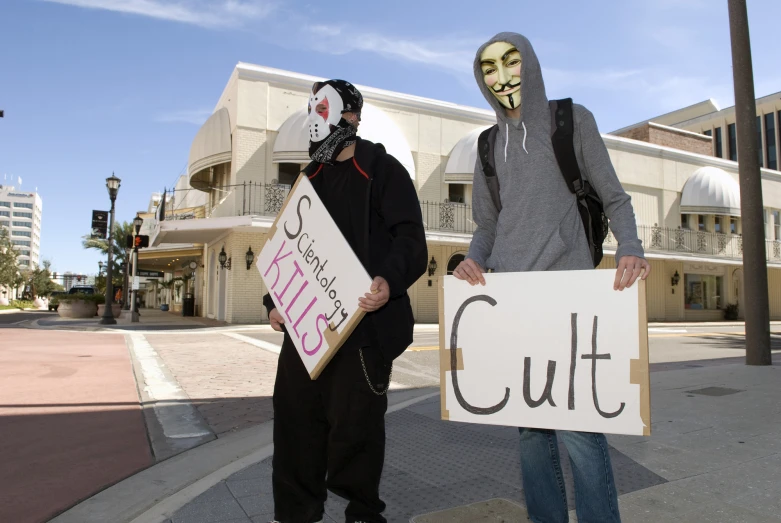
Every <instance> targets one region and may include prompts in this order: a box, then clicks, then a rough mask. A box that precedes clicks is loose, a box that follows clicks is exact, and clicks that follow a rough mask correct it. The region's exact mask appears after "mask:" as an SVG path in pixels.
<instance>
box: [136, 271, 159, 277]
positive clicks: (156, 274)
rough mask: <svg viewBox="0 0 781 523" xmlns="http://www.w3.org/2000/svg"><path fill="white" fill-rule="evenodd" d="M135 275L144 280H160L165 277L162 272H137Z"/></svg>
mask: <svg viewBox="0 0 781 523" xmlns="http://www.w3.org/2000/svg"><path fill="white" fill-rule="evenodd" d="M137 274H138V275H139V276H141V277H144V278H162V277H163V276H165V274H164V273H163V272H158V271H138V273H137Z"/></svg>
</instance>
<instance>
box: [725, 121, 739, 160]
mask: <svg viewBox="0 0 781 523" xmlns="http://www.w3.org/2000/svg"><path fill="white" fill-rule="evenodd" d="M727 134H729V159H730V160H732V161H733V162H737V161H738V134H737V131H736V130H735V124H734V123H731V124H729V125H728V126H727Z"/></svg>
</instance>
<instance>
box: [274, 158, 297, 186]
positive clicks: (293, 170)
mask: <svg viewBox="0 0 781 523" xmlns="http://www.w3.org/2000/svg"><path fill="white" fill-rule="evenodd" d="M300 172H301V166H300V165H298V164H297V163H280V164H279V183H281V184H284V185H293V184H294V183H296V180H297V179H298V173H300Z"/></svg>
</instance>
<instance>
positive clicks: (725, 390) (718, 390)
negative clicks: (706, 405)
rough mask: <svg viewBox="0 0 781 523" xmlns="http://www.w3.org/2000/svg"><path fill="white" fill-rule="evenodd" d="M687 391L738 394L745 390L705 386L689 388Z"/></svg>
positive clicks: (706, 393) (718, 394) (705, 393)
mask: <svg viewBox="0 0 781 523" xmlns="http://www.w3.org/2000/svg"><path fill="white" fill-rule="evenodd" d="M686 392H688V393H689V394H701V395H702V396H729V395H730V394H737V393H738V392H743V391H742V390H738V389H730V388H728V387H705V388H704V389H697V390H687V391H686Z"/></svg>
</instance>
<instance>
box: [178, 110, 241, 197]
mask: <svg viewBox="0 0 781 523" xmlns="http://www.w3.org/2000/svg"><path fill="white" fill-rule="evenodd" d="M229 161H231V126H230V115H229V114H228V109H226V108H225V107H222V108H220V109H218V110H217V111H216V112H215V113H214V114H212V115H211V116H210V117H209V119H208V120H206V123H204V124H203V126H202V127H201V128H200V129H199V130H198V134H196V135H195V139H193V143H192V145H191V146H190V158H189V160H188V162H187V172H188V173H189V175H190V185H191V186H192V187H193V188H195V189H200V190H204V189H205V188H206V187H208V186H209V184H210V183H211V180H210V179H209V167H214V166H215V165H219V164H221V163H226V162H229Z"/></svg>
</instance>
